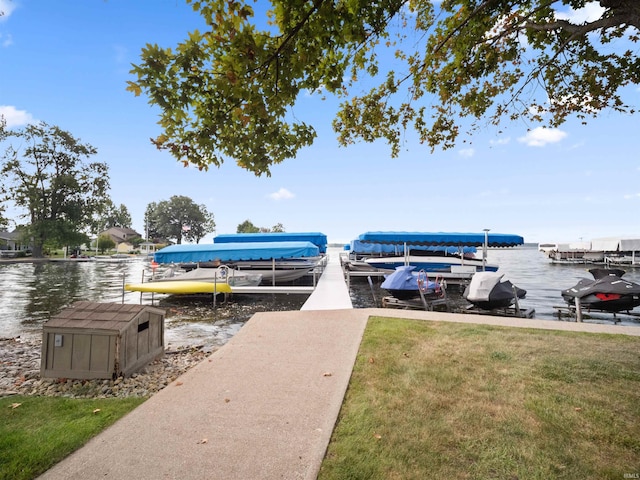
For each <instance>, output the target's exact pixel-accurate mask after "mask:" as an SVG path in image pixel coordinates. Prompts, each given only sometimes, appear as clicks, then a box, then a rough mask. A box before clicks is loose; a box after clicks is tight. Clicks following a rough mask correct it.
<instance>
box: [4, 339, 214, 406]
mask: <svg viewBox="0 0 640 480" xmlns="http://www.w3.org/2000/svg"><path fill="white" fill-rule="evenodd" d="M40 353H41V341H38V340H26V339H21V338H0V397H5V396H9V395H34V396H61V397H71V398H108V397H149V396H151V395H153V394H154V393H156V392H158V391H159V390H162V389H163V388H164V387H166V386H167V385H169V384H170V383H171V382H172V381H174V380H175V379H176V378H178V377H179V376H180V375H182V374H183V373H184V372H186V371H187V370H188V369H189V368H191V367H193V366H195V365H196V364H197V363H199V362H201V361H202V360H203V359H204V358H206V357H207V356H209V355H210V354H211V353H212V350H206V351H205V349H204V348H203V347H189V348H186V349H183V350H165V354H164V355H163V356H162V358H160V359H158V360H155V361H153V362H151V363H149V364H148V365H146V366H145V367H143V368H141V369H140V370H139V371H138V372H136V373H133V374H132V375H131V376H130V377H119V378H116V379H115V380H103V379H98V380H76V379H65V378H41V377H40Z"/></svg>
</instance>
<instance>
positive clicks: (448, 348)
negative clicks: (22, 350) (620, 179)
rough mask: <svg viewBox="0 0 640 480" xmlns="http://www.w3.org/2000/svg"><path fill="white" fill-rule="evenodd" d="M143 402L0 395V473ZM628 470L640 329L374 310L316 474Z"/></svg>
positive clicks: (638, 413)
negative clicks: (536, 326) (407, 316)
mask: <svg viewBox="0 0 640 480" xmlns="http://www.w3.org/2000/svg"><path fill="white" fill-rule="evenodd" d="M143 401H144V399H139V398H131V399H100V400H98V399H96V400H86V399H68V398H49V397H7V398H1V399H0V479H12V480H13V479H17V480H19V479H31V478H35V477H36V476H38V475H39V474H40V473H42V472H44V471H46V470H47V469H48V468H50V467H51V466H53V465H54V464H55V463H57V462H59V461H60V460H61V459H62V458H64V457H65V456H67V455H68V454H69V453H71V452H73V451H74V450H76V449H77V448H79V447H80V446H82V445H83V444H84V443H86V442H87V441H88V439H89V438H91V437H92V436H94V435H96V434H97V433H99V432H100V431H102V430H103V429H104V428H106V427H107V426H109V425H111V424H112V423H113V422H115V421H116V420H117V419H118V418H120V417H121V416H123V415H125V414H126V413H127V412H129V411H131V410H132V409H133V408H135V407H136V406H138V405H139V404H140V403H142V402H143ZM625 474H626V476H625ZM638 474H640V338H639V337H629V336H623V335H596V334H583V333H569V332H554V331H545V330H530V329H518V328H501V327H491V326H482V325H468V324H458V323H446V322H442V323H437V322H424V321H414V320H401V319H391V318H372V319H370V321H369V323H368V326H367V329H366V331H365V335H364V339H363V342H362V345H361V347H360V351H359V355H358V358H357V361H356V365H355V368H354V372H353V375H352V377H351V381H350V384H349V388H348V391H347V395H346V398H345V402H344V404H343V407H342V410H341V413H340V417H339V419H338V423H337V425H336V429H335V431H334V433H333V437H332V440H331V443H330V445H329V448H328V451H327V454H326V458H325V461H324V462H323V465H322V468H321V472H320V476H319V478H320V479H323V480H326V479H340V480H344V479H349V480H357V479H368V480H372V479H384V480H387V479H401V480H407V479H409V480H410V479H420V480H423V479H436V480H437V479H451V478H456V479H481V480H485V479H493V478H496V479H505V480H517V479H520V480H524V479H526V480H529V479H541V480H542V479H544V480H548V479H556V478H566V479H624V478H638Z"/></svg>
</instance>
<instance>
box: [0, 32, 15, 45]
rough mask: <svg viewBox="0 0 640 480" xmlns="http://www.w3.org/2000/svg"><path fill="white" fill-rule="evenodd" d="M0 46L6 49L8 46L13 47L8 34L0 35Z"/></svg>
mask: <svg viewBox="0 0 640 480" xmlns="http://www.w3.org/2000/svg"><path fill="white" fill-rule="evenodd" d="M0 45H1V46H3V47H8V46H9V45H13V37H12V36H11V34H10V33H8V34H6V35H3V34H1V33H0Z"/></svg>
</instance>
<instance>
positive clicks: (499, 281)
mask: <svg viewBox="0 0 640 480" xmlns="http://www.w3.org/2000/svg"><path fill="white" fill-rule="evenodd" d="M503 277H504V274H502V273H497V272H478V273H475V274H474V275H473V277H471V282H470V283H469V285H468V286H467V288H466V289H465V291H464V293H463V297H464V298H465V299H466V300H467V301H468V302H469V303H472V304H473V305H475V306H476V307H478V308H480V309H482V310H494V309H496V308H507V307H509V306H511V305H512V304H513V303H514V302H515V300H516V298H524V297H525V295H526V294H527V291H526V290H523V289H522V288H518V287H516V286H515V285H514V284H512V283H511V282H510V281H509V280H505V279H503Z"/></svg>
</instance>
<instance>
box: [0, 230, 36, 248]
mask: <svg viewBox="0 0 640 480" xmlns="http://www.w3.org/2000/svg"><path fill="white" fill-rule="evenodd" d="M0 250H13V251H20V250H29V245H26V244H23V243H22V232H20V231H19V230H14V231H13V232H0Z"/></svg>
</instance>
